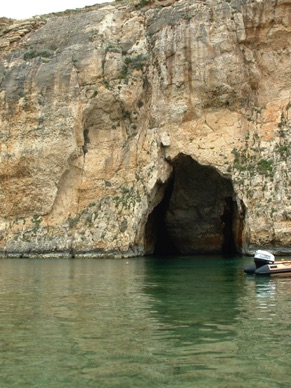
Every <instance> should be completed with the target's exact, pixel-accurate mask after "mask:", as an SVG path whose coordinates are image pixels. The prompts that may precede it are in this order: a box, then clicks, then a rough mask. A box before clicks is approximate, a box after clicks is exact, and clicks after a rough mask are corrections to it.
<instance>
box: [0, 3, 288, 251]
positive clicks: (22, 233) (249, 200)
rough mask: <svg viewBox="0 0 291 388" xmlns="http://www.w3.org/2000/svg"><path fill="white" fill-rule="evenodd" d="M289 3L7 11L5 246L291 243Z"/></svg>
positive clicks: (0, 204) (276, 247)
mask: <svg viewBox="0 0 291 388" xmlns="http://www.w3.org/2000/svg"><path fill="white" fill-rule="evenodd" d="M290 11H291V9H290V2H289V1H287V0H268V1H262V0H205V1H203V0H181V1H178V2H174V1H156V2H149V1H148V2H147V1H141V2H140V3H138V2H136V3H134V2H131V3H130V5H128V2H125V3H122V2H120V1H119V2H116V3H110V4H103V5H99V6H93V7H87V8H85V9H84V10H78V11H72V12H69V11H68V12H65V13H62V14H52V15H45V16H44V17H42V18H38V19H31V20H26V21H21V22H19V21H18V22H16V21H13V20H9V19H4V18H3V19H1V20H0V50H1V51H0V55H1V62H0V106H1V117H0V136H1V142H0V147H1V148H0V149H1V153H0V182H1V186H0V199H1V201H0V251H1V253H2V255H6V256H34V255H37V256H39V255H60V256H76V257H78V256H86V255H87V256H96V255H98V256H105V257H106V256H109V255H113V256H132V255H143V254H150V253H159V254H163V253H181V254H191V253H197V252H204V253H212V252H222V251H225V252H226V253H228V252H233V251H237V252H243V253H252V252H253V250H254V249H256V248H257V247H260V248H267V249H271V250H273V251H274V252H275V253H290V252H291V233H290V232H291V184H290V172H291V160H290V149H291V148H290V118H291V111H290V108H291V102H290V101H291V98H290V90H291V88H290V87H291V85H290V83H291V74H290V68H291V66H290V18H291V14H290Z"/></svg>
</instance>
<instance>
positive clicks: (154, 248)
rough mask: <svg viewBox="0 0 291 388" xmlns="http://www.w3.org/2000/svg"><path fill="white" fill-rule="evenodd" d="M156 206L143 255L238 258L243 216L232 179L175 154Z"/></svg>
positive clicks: (150, 220) (148, 226) (187, 157)
mask: <svg viewBox="0 0 291 388" xmlns="http://www.w3.org/2000/svg"><path fill="white" fill-rule="evenodd" d="M172 164H173V174H172V176H171V178H170V180H169V181H168V182H167V185H166V186H165V187H164V195H163V198H162V200H161V201H160V203H159V204H158V205H157V206H156V207H155V208H154V209H153V211H152V212H151V214H150V215H149V217H148V220H147V224H146V227H145V250H146V253H147V254H154V255H161V256H162V255H163V256H168V255H194V254H224V255H232V254H235V253H238V252H240V248H241V238H242V237H241V236H242V229H243V219H244V215H242V214H240V213H239V210H238V206H237V203H236V200H235V192H234V189H233V185H232V182H231V180H230V179H227V178H225V177H223V176H222V175H220V174H219V172H218V171H217V170H216V169H215V168H213V167H210V166H203V165H200V164H199V163H197V162H196V161H195V160H193V159H192V158H191V157H190V156H187V155H184V154H179V155H178V156H177V157H176V158H175V159H174V160H173V161H172Z"/></svg>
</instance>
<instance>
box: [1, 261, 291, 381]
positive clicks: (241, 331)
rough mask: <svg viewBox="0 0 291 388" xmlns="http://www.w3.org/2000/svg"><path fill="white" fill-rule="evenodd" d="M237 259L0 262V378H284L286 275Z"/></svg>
mask: <svg viewBox="0 0 291 388" xmlns="http://www.w3.org/2000/svg"><path fill="white" fill-rule="evenodd" d="M243 266H244V262H243V261H242V260H235V259H233V260H226V259H223V258H213V257H203V258H200V259H199V258H192V259H191V258H181V257H180V258H176V259H170V260H164V259H153V258H143V259H141V258H137V259H130V260H127V261H125V260H0V367H1V373H0V386H1V387H4V388H6V387H23V386H29V387H68V386H70V387H83V386H86V387H91V386H92V387H96V386H98V388H99V387H124V386H126V387H137V386H138V387H143V386H154V387H162V386H167V387H177V386H181V387H193V386H195V388H196V387H198V388H199V387H208V386H212V387H225V386H231V387H235V386H237V387H239V386H245V382H246V381H248V385H247V386H250V387H252V386H254V387H269V386H280V387H285V386H286V387H287V386H288V385H287V383H289V380H290V372H289V370H290V368H289V361H288V360H289V359H290V357H291V351H290V349H291V347H290V345H291V342H290V335H291V324H290V322H291V296H290V295H291V294H290V290H291V278H289V279H287V278H283V279H277V278H256V277H255V276H245V274H244V273H243V270H242V268H243Z"/></svg>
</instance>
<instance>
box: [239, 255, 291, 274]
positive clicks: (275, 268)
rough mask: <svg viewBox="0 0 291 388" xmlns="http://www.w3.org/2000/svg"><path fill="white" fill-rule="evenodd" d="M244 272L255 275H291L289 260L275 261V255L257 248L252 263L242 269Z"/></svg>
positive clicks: (290, 262)
mask: <svg viewBox="0 0 291 388" xmlns="http://www.w3.org/2000/svg"><path fill="white" fill-rule="evenodd" d="M244 271H245V273H248V274H255V275H272V274H288V273H290V275H291V260H289V261H288V260H280V261H275V256H274V255H273V254H272V253H270V252H268V251H263V250H261V249H259V250H258V251H256V252H255V255H254V263H253V264H251V265H249V266H247V267H246V268H245V269H244Z"/></svg>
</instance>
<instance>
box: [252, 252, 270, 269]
mask: <svg viewBox="0 0 291 388" xmlns="http://www.w3.org/2000/svg"><path fill="white" fill-rule="evenodd" d="M254 261H255V265H256V269H257V268H260V267H262V266H263V265H266V264H273V263H274V262H275V256H274V255H272V253H270V252H267V251H262V250H260V249H259V250H258V251H256V252H255V256H254Z"/></svg>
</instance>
